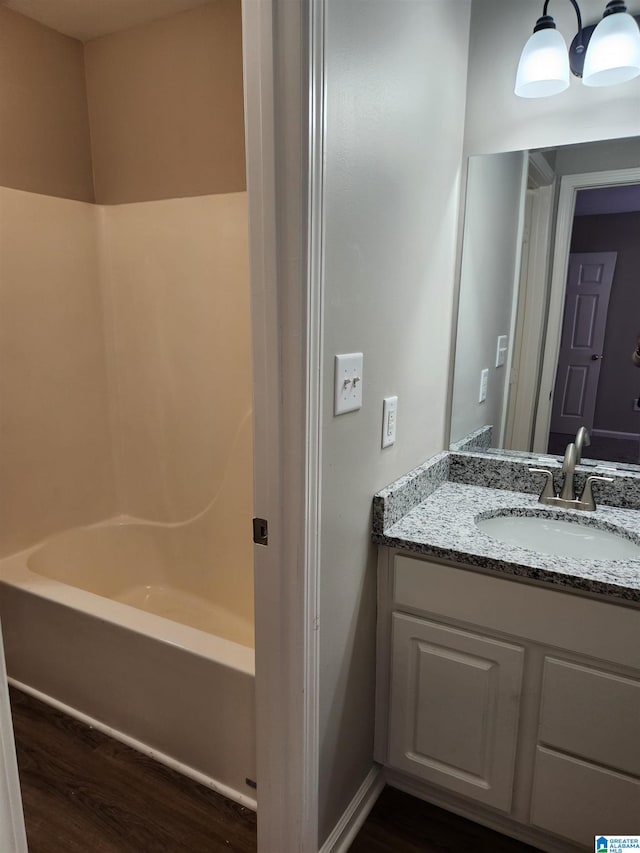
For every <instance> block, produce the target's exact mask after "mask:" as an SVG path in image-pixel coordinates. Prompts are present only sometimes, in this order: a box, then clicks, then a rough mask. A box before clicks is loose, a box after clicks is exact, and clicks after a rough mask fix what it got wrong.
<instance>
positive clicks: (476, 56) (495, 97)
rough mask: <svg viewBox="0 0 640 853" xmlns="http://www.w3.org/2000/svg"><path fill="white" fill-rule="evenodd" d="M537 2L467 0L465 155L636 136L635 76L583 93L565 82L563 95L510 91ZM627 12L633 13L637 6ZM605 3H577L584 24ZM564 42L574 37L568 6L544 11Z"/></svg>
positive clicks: (638, 86) (639, 95)
mask: <svg viewBox="0 0 640 853" xmlns="http://www.w3.org/2000/svg"><path fill="white" fill-rule="evenodd" d="M542 5H543V4H542V3H531V2H523V0H473V11H472V17H471V42H470V49H469V82H468V91H467V118H466V131H465V150H466V152H467V153H468V154H479V153H482V152H495V151H513V150H517V149H523V148H540V147H544V146H547V145H564V144H567V143H572V142H587V141H590V140H594V139H607V138H615V137H623V136H635V135H637V134H640V110H639V109H638V103H639V102H640V79H636V80H632V81H630V82H629V83H624V84H622V85H620V86H615V87H612V88H603V89H589V88H587V87H586V86H583V85H582V83H581V82H580V80H579V79H578V78H577V77H572V80H571V86H570V88H569V89H567V91H565V92H562V93H561V94H559V95H556V96H554V97H551V98H540V99H535V100H530V99H525V98H517V97H516V96H515V95H514V94H513V86H514V83H515V75H516V70H517V67H518V60H519V58H520V52H521V50H522V47H523V45H524V44H525V42H526V40H527V39H528V38H529V36H530V35H531V34H532V32H533V27H534V26H535V22H536V19H537V17H538V16H539V15H541V14H542ZM627 5H628V9H629V11H630V12H631V13H633V14H640V2H638V0H630V2H629V3H628V4H627ZM604 6H605V2H604V0H580V8H581V10H582V12H583V18H584V21H585V23H586V24H589V23H595V22H596V21H599V20H600V18H601V16H602V12H603V10H604ZM549 11H550V13H551V14H552V15H553V16H554V18H555V20H556V23H557V25H558V29H559V30H560V31H561V32H562V34H563V35H564V37H565V39H566V41H567V43H568V44H569V43H570V42H571V40H572V38H573V36H574V35H575V33H576V30H577V25H576V15H575V12H574V10H573V7H572V6H571V4H570V3H553V4H551V6H550V9H549Z"/></svg>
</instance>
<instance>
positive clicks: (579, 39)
mask: <svg viewBox="0 0 640 853" xmlns="http://www.w3.org/2000/svg"><path fill="white" fill-rule="evenodd" d="M569 2H570V3H571V5H572V6H573V8H574V9H575V13H576V18H577V19H578V32H577V33H576V36H575V38H574V39H573V41H572V42H571V47H570V48H569V64H570V67H571V72H572V73H573V74H575V76H576V77H582V69H583V67H584V57H585V53H586V50H587V45H588V44H589V38H588V37H585V36H586V31H585V28H584V27H583V26H582V13H581V11H580V6H578V4H577V2H576V0H569ZM549 3H550V0H545V3H544V8H543V10H542V17H541V18H539V19H538V23H537V24H536V29H534V32H536V30H537V29H543V28H544V27H547V26H553V27H555V23H554V22H553V18H552V17H551V16H550V15H549V13H548V9H549ZM547 21H548V22H549V23H547ZM594 29H595V27H589V28H588V30H589V33H588V35H589V37H590V36H591V33H592V32H593V30H594Z"/></svg>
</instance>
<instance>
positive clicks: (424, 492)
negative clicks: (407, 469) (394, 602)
mask: <svg viewBox="0 0 640 853" xmlns="http://www.w3.org/2000/svg"><path fill="white" fill-rule="evenodd" d="M463 457H464V454H450V453H443V454H440V455H439V456H437V457H434V459H433V460H431V461H430V462H429V463H427V464H425V465H424V466H421V467H420V468H418V469H415V471H414V472H411V473H410V474H409V475H407V476H406V477H404V478H402V479H401V480H398V481H397V482H396V483H395V484H392V485H391V486H390V487H388V488H387V489H385V490H383V491H382V492H380V493H378V495H376V498H375V500H374V525H373V540H374V542H376V543H377V544H381V545H387V546H389V547H392V548H397V549H401V550H404V551H408V552H412V553H415V554H420V555H422V556H427V557H433V558H435V559H438V560H446V561H449V562H454V563H461V564H464V565H466V566H471V567H473V566H476V567H478V568H481V569H483V570H490V571H492V572H496V573H500V574H503V575H511V576H513V577H520V578H527V579H531V580H535V581H541V582H544V583H547V584H552V585H556V586H560V587H563V588H564V590H565V591H570V590H571V589H574V590H576V591H581V592H588V593H591V594H596V595H602V596H605V597H607V598H610V599H614V600H617V601H619V602H620V603H623V602H625V603H628V604H631V605H635V606H640V555H639V559H637V560H636V559H622V560H602V559H598V560H595V559H594V560H591V559H580V560H578V559H575V558H572V557H560V556H557V555H555V554H545V553H542V552H541V551H533V550H529V549H527V548H522V547H520V546H517V545H510V544H509V545H508V544H505V543H503V542H501V541H499V540H498V539H495V538H493V537H491V536H489V535H488V534H487V533H484V532H483V531H481V530H480V529H479V528H478V527H477V525H476V523H475V522H476V518H477V517H478V516H485V517H487V516H491V515H496V514H498V515H502V514H505V513H506V514H509V515H540V514H543V515H545V516H547V517H549V518H553V519H560V520H563V521H568V522H574V523H577V524H581V525H587V526H594V527H597V528H600V529H603V530H608V531H610V532H616V533H619V534H620V535H622V536H623V538H626V539H629V540H630V541H632V542H634V543H636V544H638V545H640V511H638V509H635V508H633V509H631V508H627V507H625V508H622V507H618V506H605V505H603V504H600V505H599V506H598V508H597V510H596V511H595V512H584V511H577V510H566V509H559V508H554V507H551V506H543V505H541V504H539V503H538V493H537V492H538V490H539V487H540V485H541V484H540V482H539V479H535V478H534V477H532V475H530V474H528V472H527V479H528V483H527V487H529V482H531V483H532V487H533V489H535V490H536V491H535V493H533V494H532V493H530V492H529V493H526V492H522V491H519V490H513V488H511V489H510V488H509V485H511V484H512V483H513V482H514V474H513V469H510V471H509V472H508V474H507V475H505V479H503V480H502V481H500V480H498V481H496V482H498V485H497V487H494V488H488V487H487V486H484V485H478V484H477V483H478V482H485V483H486V482H487V481H488V480H487V479H486V478H485V479H483V472H482V470H479V468H478V462H477V460H473V461H472V462H471V463H470V464H469V465H467V464H466V462H465V460H464V458H463ZM485 473H486V472H485ZM464 480H467V481H469V480H471V482H464ZM492 485H495V483H492ZM509 510H512V512H509Z"/></svg>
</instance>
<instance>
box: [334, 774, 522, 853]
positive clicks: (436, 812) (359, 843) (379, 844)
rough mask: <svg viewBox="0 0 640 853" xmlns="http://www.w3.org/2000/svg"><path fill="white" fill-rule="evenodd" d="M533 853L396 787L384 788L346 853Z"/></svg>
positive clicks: (518, 842)
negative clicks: (489, 852) (490, 852)
mask: <svg viewBox="0 0 640 853" xmlns="http://www.w3.org/2000/svg"><path fill="white" fill-rule="evenodd" d="M454 851H455V853H458V851H459V853H488V851H492V853H535V851H537V848H536V847H530V846H529V845H528V844H522V843H521V842H520V841H515V840H514V839H513V838H507V836H506V835H500V834H499V833H498V832H493V830H491V829H486V828H485V827H484V826H480V825H479V824H477V823H473V822H472V821H470V820H465V819H464V818H461V817H458V816H457V815H454V814H452V813H451V812H446V811H444V810H443V809H439V808H436V806H432V805H430V804H429V803H424V802H423V801H422V800H417V799H416V798H415V797H410V796H409V795H408V794H404V793H403V792H402V791H398V790H397V789H396V788H385V789H384V791H383V792H382V794H381V796H380V798H379V799H378V802H377V803H376V804H375V806H374V807H373V810H372V812H371V814H370V815H369V817H368V818H367V821H366V823H365V825H364V826H363V827H362V829H361V830H360V833H359V834H358V836H357V838H356V840H355V841H354V843H353V844H352V845H351V847H350V848H349V853H454Z"/></svg>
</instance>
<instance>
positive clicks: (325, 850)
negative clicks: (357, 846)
mask: <svg viewBox="0 0 640 853" xmlns="http://www.w3.org/2000/svg"><path fill="white" fill-rule="evenodd" d="M384 786H385V779H384V771H383V769H382V767H379V766H377V765H376V766H375V767H372V768H371V770H370V771H369V773H368V774H367V777H366V778H365V780H364V782H363V783H362V785H360V787H359V788H358V790H357V792H356V795H355V797H354V798H353V799H352V800H351V802H350V803H349V805H348V806H347V808H346V809H345V812H344V814H343V815H342V817H341V818H340V820H339V821H338V823H337V824H336V825H335V827H334V829H333V831H332V833H331V834H330V835H329V837H328V838H327V840H326V841H325V842H324V844H323V845H322V847H321V848H320V853H347V850H348V849H349V847H350V846H351V844H352V842H353V839H354V838H355V837H356V835H357V834H358V832H359V831H360V829H361V827H362V825H363V823H364V822H365V820H366V819H367V817H368V815H369V812H370V811H371V809H372V808H373V807H374V805H375V803H376V800H377V799H378V797H379V796H380V794H381V793H382V789H383V788H384Z"/></svg>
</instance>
